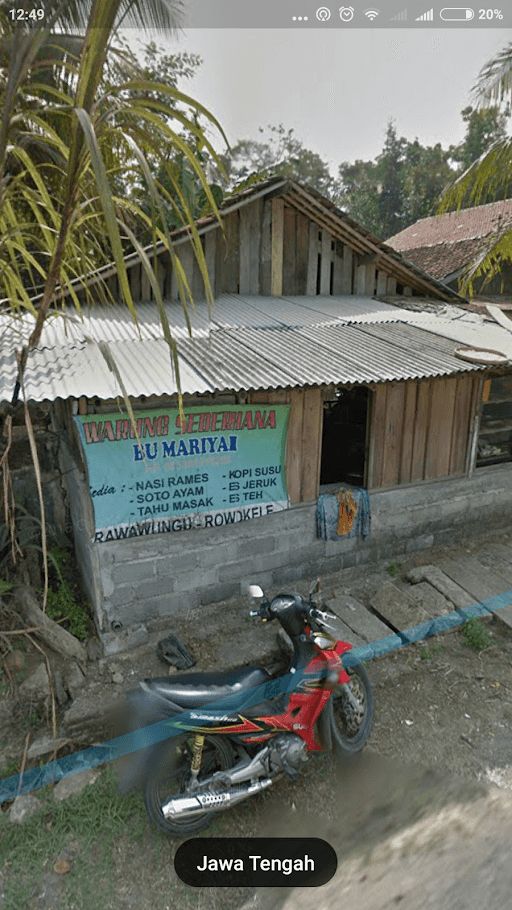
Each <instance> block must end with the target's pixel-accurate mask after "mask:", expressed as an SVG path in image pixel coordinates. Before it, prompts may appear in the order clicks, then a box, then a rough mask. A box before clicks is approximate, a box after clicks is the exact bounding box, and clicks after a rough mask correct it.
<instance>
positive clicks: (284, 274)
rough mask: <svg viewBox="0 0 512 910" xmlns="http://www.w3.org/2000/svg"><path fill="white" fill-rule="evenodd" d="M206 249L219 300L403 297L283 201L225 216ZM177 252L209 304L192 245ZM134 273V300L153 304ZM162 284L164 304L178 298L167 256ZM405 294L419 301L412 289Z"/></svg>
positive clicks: (364, 259) (374, 266)
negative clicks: (236, 297)
mask: <svg viewBox="0 0 512 910" xmlns="http://www.w3.org/2000/svg"><path fill="white" fill-rule="evenodd" d="M201 243H202V246H203V252H204V254H205V257H206V260H207V269H208V275H209V278H210V283H211V285H212V289H213V293H214V296H219V295H220V294H225V293H231V294H251V295H252V294H260V295H264V296H269V295H277V296H280V295H304V294H307V295H311V296H315V295H332V294H334V295H343V294H363V295H366V296H373V295H374V294H375V293H378V294H379V295H381V294H385V293H388V294H393V293H395V291H396V279H394V278H393V277H392V276H390V275H389V274H388V273H387V272H385V271H383V270H382V269H379V268H378V262H376V261H375V260H374V259H373V258H369V257H368V256H363V255H361V254H358V253H357V252H356V251H355V250H353V249H352V248H351V247H349V246H347V245H346V244H345V243H343V242H342V241H341V240H339V239H338V238H337V237H336V236H335V235H334V234H332V233H330V232H329V231H328V230H326V229H325V228H324V227H322V226H321V225H319V224H317V223H316V222H315V221H312V220H311V219H310V218H309V217H308V216H307V215H305V214H303V213H302V212H299V211H297V210H296V209H295V208H293V207H292V206H291V205H288V204H287V202H286V199H285V198H284V197H279V196H278V197H273V198H269V197H265V198H260V199H255V200H253V201H252V202H249V203H247V204H246V205H245V206H242V207H241V208H240V209H238V210H237V211H235V212H232V213H231V214H229V215H226V216H225V218H224V233H222V231H221V229H220V228H218V227H216V228H213V229H211V230H209V231H207V232H206V233H205V234H203V235H202V236H201ZM174 251H175V253H176V256H177V257H178V258H179V260H180V262H181V265H182V268H183V270H184V272H185V275H186V278H187V282H188V284H189V287H190V289H191V292H192V294H193V297H194V299H195V300H201V299H204V296H205V288H204V281H203V278H202V275H201V272H200V269H199V267H198V265H197V261H196V257H195V254H194V250H193V247H192V244H191V242H190V241H189V240H188V241H180V242H177V243H176V244H175V247H174ZM128 274H129V278H130V282H131V288H132V295H133V299H134V301H135V302H149V301H151V300H152V299H153V291H152V288H151V287H150V284H149V281H148V279H147V277H146V274H145V272H144V269H143V268H141V266H140V264H139V265H135V266H132V267H131V268H130V269H129V270H128ZM158 277H159V284H160V289H161V291H162V293H163V295H164V297H166V298H168V299H169V298H172V299H177V298H178V281H177V277H176V275H175V274H174V271H173V268H172V264H171V261H170V257H169V255H168V254H166V253H164V254H162V256H161V265H160V268H159V276H158ZM109 289H110V290H111V292H112V293H113V294H114V295H115V294H117V293H118V288H117V285H116V279H115V276H114V278H113V279H109ZM403 292H404V294H412V290H411V288H404V289H403ZM93 293H94V292H93Z"/></svg>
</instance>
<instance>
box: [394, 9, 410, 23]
mask: <svg viewBox="0 0 512 910" xmlns="http://www.w3.org/2000/svg"><path fill="white" fill-rule="evenodd" d="M390 22H407V10H406V9H403V10H402V12H401V13H397V14H396V16H391V19H390Z"/></svg>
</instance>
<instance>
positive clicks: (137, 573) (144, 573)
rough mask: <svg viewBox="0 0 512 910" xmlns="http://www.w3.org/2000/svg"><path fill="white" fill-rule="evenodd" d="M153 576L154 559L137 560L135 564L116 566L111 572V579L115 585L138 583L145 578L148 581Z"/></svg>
mask: <svg viewBox="0 0 512 910" xmlns="http://www.w3.org/2000/svg"><path fill="white" fill-rule="evenodd" d="M154 576H155V560H154V559H139V560H137V562H131V563H124V565H122V566H120V565H116V566H114V567H113V569H112V570H111V577H112V580H113V582H114V583H115V584H130V583H131V582H140V581H141V580H142V579H145V578H147V579H148V580H150V579H152V578H154Z"/></svg>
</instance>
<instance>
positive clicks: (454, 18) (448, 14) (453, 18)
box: [439, 6, 475, 22]
mask: <svg viewBox="0 0 512 910" xmlns="http://www.w3.org/2000/svg"><path fill="white" fill-rule="evenodd" d="M439 15H440V16H441V19H444V21H445V22H468V21H469V20H470V19H473V18H474V16H475V14H474V12H473V10H472V9H469V7H468V6H455V7H447V8H446V9H442V10H441V12H440V14H439Z"/></svg>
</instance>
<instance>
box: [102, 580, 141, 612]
mask: <svg viewBox="0 0 512 910" xmlns="http://www.w3.org/2000/svg"><path fill="white" fill-rule="evenodd" d="M133 599H134V592H133V587H132V585H116V587H115V588H114V590H113V591H112V594H111V595H110V597H108V598H105V601H104V606H105V608H106V605H107V604H108V605H109V607H108V609H110V606H112V607H121V606H123V604H127V603H130V602H131V601H132V600H133Z"/></svg>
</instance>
